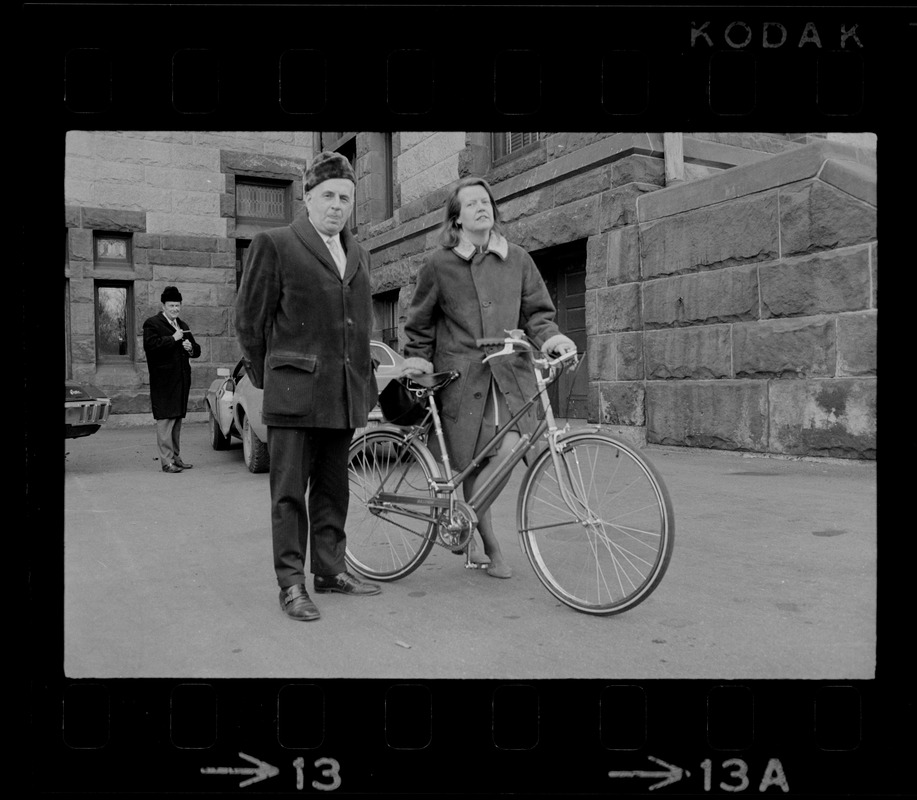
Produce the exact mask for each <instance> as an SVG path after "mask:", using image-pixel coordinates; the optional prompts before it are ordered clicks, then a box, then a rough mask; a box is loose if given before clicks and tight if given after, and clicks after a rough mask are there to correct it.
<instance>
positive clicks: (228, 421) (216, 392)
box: [205, 341, 404, 472]
mask: <svg viewBox="0 0 917 800" xmlns="http://www.w3.org/2000/svg"><path fill="white" fill-rule="evenodd" d="M370 349H371V351H372V356H373V358H374V359H375V360H376V361H377V362H378V364H379V366H378V367H377V368H376V385H377V386H378V389H379V391H380V392H381V391H382V389H384V388H385V386H386V385H387V384H388V382H389V381H390V380H391V379H392V378H394V377H397V376H398V375H399V374H400V373H401V365H402V363H403V362H404V358H402V357H401V356H400V355H398V353H396V352H395V351H394V350H392V348H391V347H389V346H388V345H387V344H385V343H383V342H377V341H372V342H370ZM217 376H218V377H217V379H216V380H215V381H213V383H211V384H210V388H209V389H207V394H206V396H205V402H206V403H207V411H208V412H209V424H210V446H211V447H213V449H214V450H226V449H228V448H229V446H230V445H231V443H232V439H233V437H236V438H237V439H241V440H242V460H243V461H244V462H245V466H246V467H248V469H249V471H250V472H266V471H267V470H268V469H269V468H270V465H271V459H270V455H269V454H268V450H267V426H266V425H265V424H264V423H263V422H262V421H261V401H262V395H263V392H262V390H261V389H256V388H255V387H254V386H253V385H252V382H251V380H250V379H249V377H248V375H246V374H245V363H244V361H239V363H238V364H236V366H235V368H234V369H232V370H229V369H227V368H225V367H221V368H220V369H218V370H217ZM381 421H382V412H381V411H380V410H379V407H378V406H376V407H375V408H374V409H373V410H372V411H370V412H369V425H377V424H379V423H380V422H381Z"/></svg>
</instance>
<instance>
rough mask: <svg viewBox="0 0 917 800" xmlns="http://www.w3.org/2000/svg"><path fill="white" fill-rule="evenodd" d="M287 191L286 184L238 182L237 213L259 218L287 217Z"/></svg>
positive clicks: (282, 218)
mask: <svg viewBox="0 0 917 800" xmlns="http://www.w3.org/2000/svg"><path fill="white" fill-rule="evenodd" d="M286 198H287V191H286V187H284V186H270V185H267V184H262V183H242V182H239V183H237V184H236V215H237V216H239V217H255V218H257V219H275V220H280V221H283V220H285V219H286Z"/></svg>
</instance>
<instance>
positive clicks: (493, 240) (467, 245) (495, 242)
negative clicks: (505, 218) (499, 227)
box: [452, 231, 509, 261]
mask: <svg viewBox="0 0 917 800" xmlns="http://www.w3.org/2000/svg"><path fill="white" fill-rule="evenodd" d="M476 251H477V248H476V247H475V246H474V245H473V244H472V243H471V242H469V241H466V240H465V239H462V241H461V242H460V243H459V244H457V245H456V246H455V247H453V248H452V252H453V253H455V254H456V255H457V256H459V257H460V258H464V259H465V261H471V257H472V256H473V255H474V254H475V252H476ZM484 252H485V253H496V254H497V255H498V256H500V258H501V260H503V261H506V257H507V256H508V255H509V242H507V241H506V238H505V237H503V236H501V235H500V234H499V233H497V232H495V231H491V233H490V241H489V242H488V243H487V249H486V250H485V251H484Z"/></svg>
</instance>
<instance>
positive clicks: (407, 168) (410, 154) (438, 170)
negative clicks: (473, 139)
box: [395, 131, 465, 205]
mask: <svg viewBox="0 0 917 800" xmlns="http://www.w3.org/2000/svg"><path fill="white" fill-rule="evenodd" d="M400 147H401V149H400V152H399V153H398V154H397V157H396V158H395V180H396V181H397V182H398V184H399V186H400V187H401V204H402V205H406V204H408V203H410V202H411V201H413V200H417V199H418V198H420V197H423V196H425V195H428V194H430V193H431V192H434V191H436V190H437V189H440V188H441V187H443V186H445V185H446V184H449V183H451V182H453V181H455V180H457V179H458V177H459V155H460V154H461V152H462V151H463V150H464V149H465V134H464V132H460V131H459V132H456V131H451V132H445V131H443V132H438V133H402V134H401V142H400Z"/></svg>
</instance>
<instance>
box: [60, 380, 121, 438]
mask: <svg viewBox="0 0 917 800" xmlns="http://www.w3.org/2000/svg"><path fill="white" fill-rule="evenodd" d="M110 412H111V400H110V399H109V398H108V397H106V395H105V393H104V392H103V391H102V390H101V389H98V388H96V387H95V386H93V385H92V384H89V383H77V382H76V381H64V438H65V439H79V438H80V437H81V436H89V435H90V434H93V433H95V432H96V431H97V430H98V429H99V428H101V427H102V425H103V424H104V423H105V421H106V420H107V419H108V415H109V413H110Z"/></svg>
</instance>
